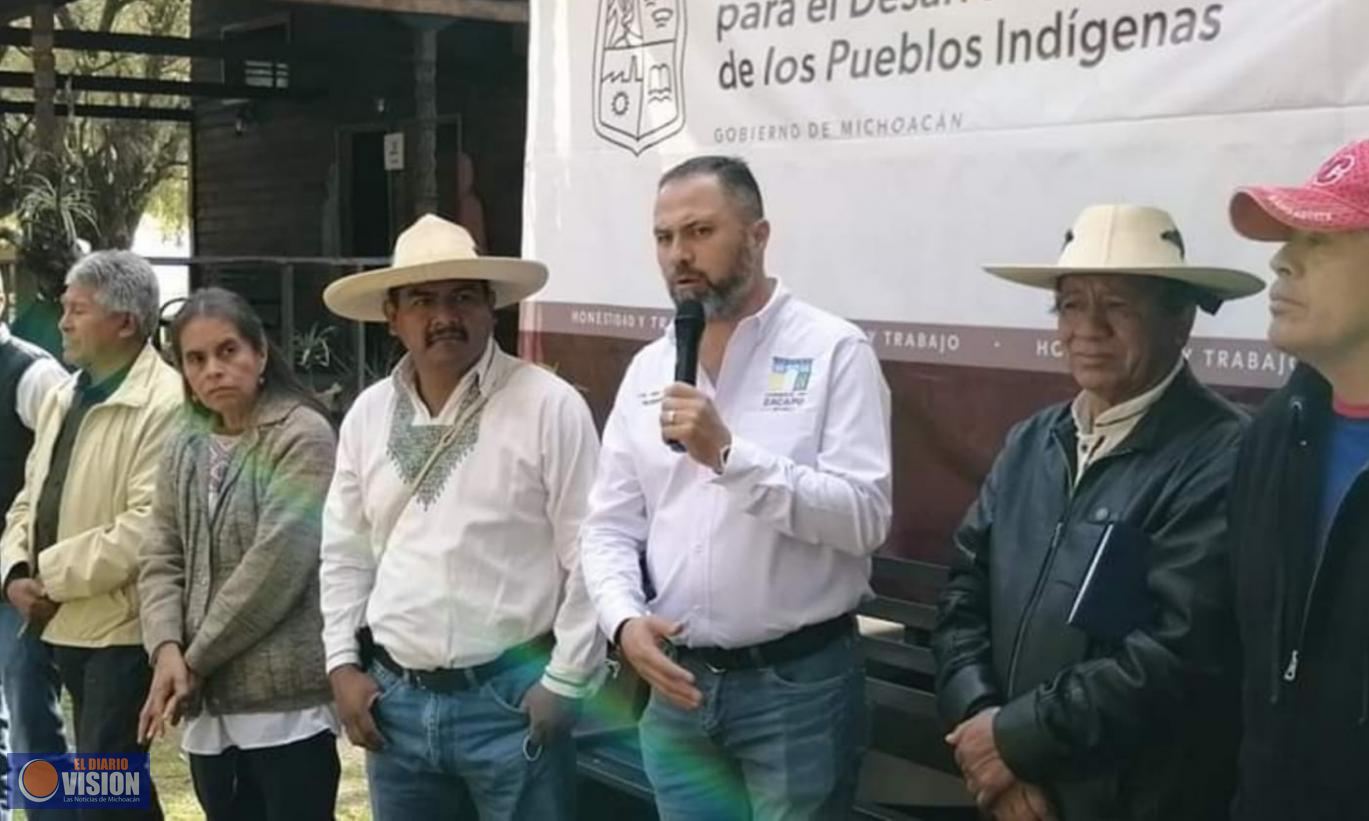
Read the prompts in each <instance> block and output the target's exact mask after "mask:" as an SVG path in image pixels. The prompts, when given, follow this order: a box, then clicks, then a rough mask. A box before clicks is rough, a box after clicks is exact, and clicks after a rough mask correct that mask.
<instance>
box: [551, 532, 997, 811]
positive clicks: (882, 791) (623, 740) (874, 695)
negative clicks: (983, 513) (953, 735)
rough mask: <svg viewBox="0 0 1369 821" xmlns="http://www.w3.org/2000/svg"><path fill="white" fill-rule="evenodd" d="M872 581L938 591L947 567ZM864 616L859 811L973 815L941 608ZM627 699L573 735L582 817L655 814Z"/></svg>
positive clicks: (884, 609) (914, 565) (870, 607)
mask: <svg viewBox="0 0 1369 821" xmlns="http://www.w3.org/2000/svg"><path fill="white" fill-rule="evenodd" d="M875 578H876V581H877V584H878V585H879V586H880V587H881V588H884V587H892V588H896V589H917V590H926V591H934V590H936V589H939V588H940V586H941V585H942V584H943V583H944V581H945V568H943V567H939V566H936V565H931V564H925V563H921V562H907V561H901V560H894V559H883V558H878V559H876V560H875ZM859 615H860V616H861V619H860V622H861V645H862V648H863V650H864V653H865V662H866V682H865V685H866V686H865V691H866V697H867V700H868V703H869V705H870V728H871V737H870V750H869V752H868V753H867V755H866V760H865V764H864V770H863V772H862V774H861V786H860V792H859V797H858V806H857V809H856V817H858V818H864V819H887V820H888V821H900V820H906V821H961V819H964V820H965V821H971V820H972V819H975V818H977V817H978V816H977V815H976V813H975V811H974V809H973V804H972V802H971V801H970V799H969V797H968V796H967V795H966V794H965V792H964V790H963V788H961V787H960V779H959V777H958V775H956V771H955V763H954V761H953V760H952V758H951V755H950V751H949V750H948V749H947V747H946V744H945V743H944V742H943V740H942V736H943V735H944V730H943V728H942V726H941V723H940V720H939V719H938V718H937V715H936V699H935V697H934V695H933V693H932V686H933V674H934V666H933V661H932V652H931V649H930V647H929V639H930V635H931V629H932V627H933V625H934V623H935V619H936V608H935V607H934V606H933V605H931V604H928V603H926V602H924V601H915V600H909V599H903V598H895V597H891V596H883V595H881V596H877V597H876V598H874V599H872V600H871V601H869V602H866V603H865V605H864V606H862V607H861V609H860V611H859ZM625 701H626V700H625V698H624V697H623V691H622V690H621V688H619V689H617V690H616V692H615V691H614V690H613V689H612V688H610V692H609V693H608V694H606V695H605V696H603V697H601V698H599V699H596V700H595V702H593V703H592V704H591V705H589V707H588V708H587V710H586V716H585V719H584V720H583V721H582V722H581V725H580V727H579V729H578V730H577V732H576V744H577V764H578V767H579V771H580V775H581V793H582V797H581V817H583V818H587V819H588V818H605V817H612V818H614V819H615V821H635V819H639V818H641V819H649V818H655V811H654V809H653V807H654V801H653V795H652V791H651V785H650V784H649V783H648V782H647V779H646V774H645V773H644V772H643V770H642V757H641V750H640V748H639V747H638V744H637V728H636V725H635V723H634V722H633V721H632V718H631V705H629V704H626V703H625Z"/></svg>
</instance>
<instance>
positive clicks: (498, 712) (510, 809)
mask: <svg viewBox="0 0 1369 821" xmlns="http://www.w3.org/2000/svg"><path fill="white" fill-rule="evenodd" d="M543 667H544V664H543V663H542V662H540V661H534V662H531V663H528V664H523V665H520V666H518V667H515V668H512V669H509V670H506V671H504V672H503V673H500V674H499V675H497V676H495V677H494V678H492V679H490V680H489V681H488V682H486V683H485V684H484V685H483V686H482V687H480V688H479V689H474V690H465V691H461V692H454V693H434V692H430V691H427V690H421V689H419V688H417V687H413V686H411V685H409V684H408V683H406V682H405V681H404V680H403V679H401V678H400V677H399V676H397V675H395V674H394V673H392V672H390V671H389V670H388V669H386V668H385V667H383V666H381V665H379V664H375V665H372V668H371V671H370V673H371V676H372V677H374V678H375V680H376V684H378V685H379V687H380V697H379V698H378V699H377V700H376V703H375V705H374V706H373V708H372V711H373V713H374V715H375V720H376V726H377V727H378V728H379V729H380V734H381V735H382V736H384V738H385V748H384V749H383V750H381V751H380V752H378V753H367V754H366V774H367V779H368V781H369V783H370V788H371V813H372V815H373V816H374V817H375V819H376V821H421V819H428V818H444V819H456V818H462V817H463V816H465V815H468V813H463V812H462V811H461V810H460V809H459V808H460V807H463V806H467V807H468V806H470V805H474V807H475V809H476V811H477V812H478V814H479V818H480V819H481V821H491V819H519V820H520V821H521V819H528V821H544V819H545V821H558V819H567V820H568V819H572V818H574V817H575V744H574V740H573V739H572V738H571V736H570V734H569V733H566V734H565V735H564V736H563V737H561V738H558V739H556V740H555V741H552V742H550V743H548V744H547V745H546V746H545V747H543V748H541V749H538V748H536V747H534V746H533V745H531V744H530V742H529V739H528V716H527V714H526V713H524V712H523V711H522V710H521V709H519V706H518V705H520V704H522V702H523V695H524V694H525V693H526V692H527V690H528V688H529V687H531V686H532V685H533V684H535V683H536V682H537V681H538V680H539V679H540V678H541V676H542V670H543Z"/></svg>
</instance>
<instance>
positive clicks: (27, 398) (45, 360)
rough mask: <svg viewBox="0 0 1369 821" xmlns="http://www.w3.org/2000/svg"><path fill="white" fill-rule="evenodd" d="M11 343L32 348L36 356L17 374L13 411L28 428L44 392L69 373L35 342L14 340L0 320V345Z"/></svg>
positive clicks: (35, 423)
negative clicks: (21, 372) (20, 373)
mask: <svg viewBox="0 0 1369 821" xmlns="http://www.w3.org/2000/svg"><path fill="white" fill-rule="evenodd" d="M10 342H14V344H16V345H23V346H24V349H25V350H28V351H32V352H33V353H34V354H35V355H37V356H38V358H37V359H35V360H34V361H33V364H32V365H29V366H28V368H27V369H25V370H24V373H23V374H22V375H21V376H20V377H19V384H18V386H17V387H16V392H15V408H14V409H15V411H16V412H17V413H18V414H19V421H20V422H22V423H23V424H24V427H26V428H28V429H29V430H34V429H35V428H37V427H38V409H39V408H40V407H42V405H43V401H44V400H45V399H47V398H48V395H49V394H51V393H52V392H53V390H54V389H55V388H56V387H57V386H58V385H60V384H62V382H63V381H64V380H66V379H67V378H68V377H69V376H70V374H68V373H67V372H66V370H65V369H63V368H62V366H61V365H59V364H57V360H55V359H53V358H52V357H51V356H48V355H47V352H46V351H43V350H42V349H41V348H39V347H38V346H37V345H33V344H31V343H28V342H25V341H23V340H21V339H18V338H17V337H15V336H14V335H13V334H11V333H10V329H9V326H8V325H6V324H5V323H3V322H0V345H8V344H9V343H10Z"/></svg>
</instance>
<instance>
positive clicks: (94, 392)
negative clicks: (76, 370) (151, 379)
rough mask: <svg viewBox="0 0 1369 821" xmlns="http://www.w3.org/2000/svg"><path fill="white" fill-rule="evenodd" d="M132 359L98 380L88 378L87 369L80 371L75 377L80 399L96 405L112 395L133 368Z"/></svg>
mask: <svg viewBox="0 0 1369 821" xmlns="http://www.w3.org/2000/svg"><path fill="white" fill-rule="evenodd" d="M137 361H138V360H136V359H135V360H133V362H129V363H128V364H127V365H125V366H123V367H122V368H120V369H119V370H117V371H115V372H114V373H112V374H110V375H109V376H106V377H105V378H104V379H102V380H100V381H99V382H94V381H93V380H92V379H91V378H90V372H89V371H81V374H80V376H78V377H76V392H77V393H78V394H79V395H80V397H81V401H82V402H84V403H86V404H88V405H98V404H99V403H101V402H104V401H105V400H106V399H109V397H111V396H113V395H114V392H115V391H117V390H118V389H119V386H120V385H122V384H124V380H125V379H127V378H128V372H129V371H131V370H133V364H134V362H137Z"/></svg>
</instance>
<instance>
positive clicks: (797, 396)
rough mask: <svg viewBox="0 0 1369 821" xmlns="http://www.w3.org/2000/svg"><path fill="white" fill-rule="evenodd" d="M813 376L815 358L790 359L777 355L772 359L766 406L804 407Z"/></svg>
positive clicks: (780, 407)
mask: <svg viewBox="0 0 1369 821" xmlns="http://www.w3.org/2000/svg"><path fill="white" fill-rule="evenodd" d="M812 378H813V360H812V359H811V358H809V359H789V358H786V357H782V356H776V357H774V358H772V359H771V361H770V378H769V382H768V383H767V385H766V390H765V399H764V401H763V403H762V405H763V406H764V407H766V408H774V409H786V408H796V407H802V406H803V404H804V403H805V402H806V401H808V383H809V381H811V380H812Z"/></svg>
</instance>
